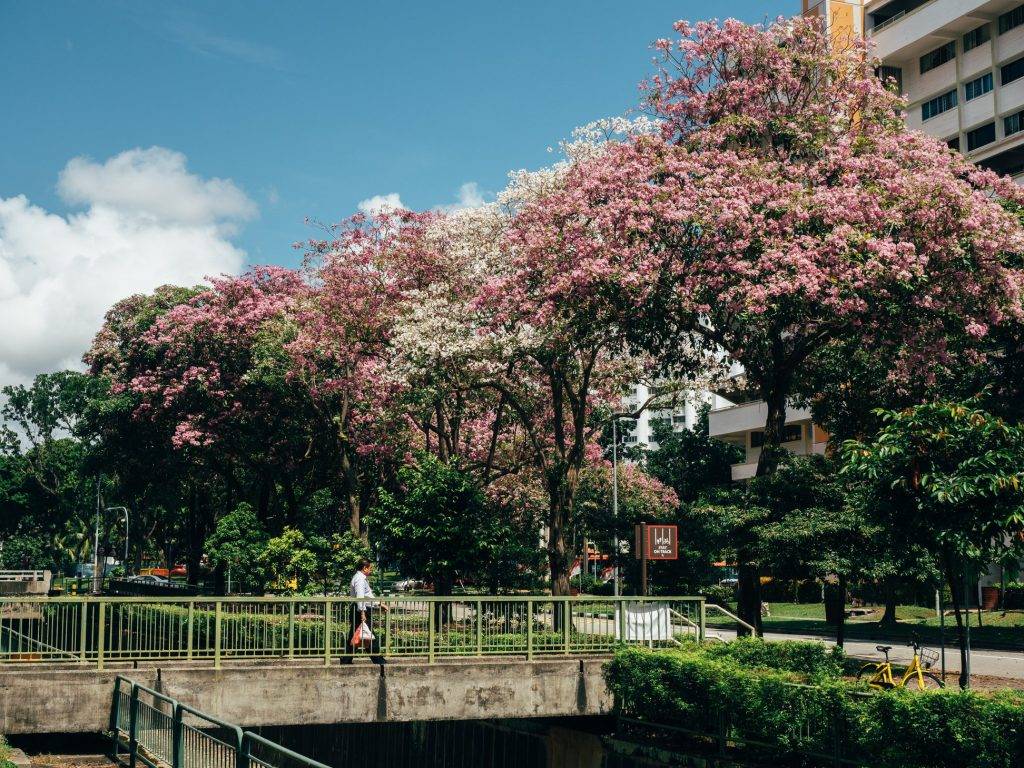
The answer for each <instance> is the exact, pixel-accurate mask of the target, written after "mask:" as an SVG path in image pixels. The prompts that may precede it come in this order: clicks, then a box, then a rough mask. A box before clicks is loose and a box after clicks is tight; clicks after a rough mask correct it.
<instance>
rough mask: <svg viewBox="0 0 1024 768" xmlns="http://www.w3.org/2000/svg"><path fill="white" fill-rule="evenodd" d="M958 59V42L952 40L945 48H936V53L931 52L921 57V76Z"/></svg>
mask: <svg viewBox="0 0 1024 768" xmlns="http://www.w3.org/2000/svg"><path fill="white" fill-rule="evenodd" d="M955 58H956V41H955V40H950V41H949V42H948V43H946V44H945V45H943V46H940V47H938V48H936V49H935V50H934V51H930V52H929V53H926V54H925V55H924V56H922V57H921V74H922V75H923V74H924V73H925V72H928V71H930V70H933V69H935V68H936V67H941V66H942V65H943V64H945V63H946V62H947V61H952V60H953V59H955Z"/></svg>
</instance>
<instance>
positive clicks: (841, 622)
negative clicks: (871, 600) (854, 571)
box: [836, 575, 846, 648]
mask: <svg viewBox="0 0 1024 768" xmlns="http://www.w3.org/2000/svg"><path fill="white" fill-rule="evenodd" d="M838 602H839V613H838V615H837V616H836V645H838V646H839V647H840V648H842V647H843V643H844V642H845V640H846V576H843V575H840V576H839V595H838Z"/></svg>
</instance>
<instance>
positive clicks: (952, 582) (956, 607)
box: [945, 565, 969, 688]
mask: <svg viewBox="0 0 1024 768" xmlns="http://www.w3.org/2000/svg"><path fill="white" fill-rule="evenodd" d="M945 570H946V582H947V583H948V584H949V594H950V597H952V598H953V614H954V615H955V616H956V638H957V643H958V644H959V646H960V687H961V688H966V687H967V686H968V683H969V681H968V679H967V635H966V634H965V632H964V615H963V610H962V607H961V605H960V597H959V593H958V592H957V590H958V589H959V587H958V585H957V583H956V582H957V579H956V576H955V575H954V573H953V568H952V566H950V565H947V566H946V569H945Z"/></svg>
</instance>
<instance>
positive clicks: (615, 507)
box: [612, 411, 640, 597]
mask: <svg viewBox="0 0 1024 768" xmlns="http://www.w3.org/2000/svg"><path fill="white" fill-rule="evenodd" d="M623 418H626V419H638V418H640V411H635V412H633V413H613V414H612V531H613V542H612V549H613V550H614V552H613V553H612V556H613V557H614V558H615V560H614V563H615V564H614V566H613V567H612V580H613V581H614V587H615V591H614V594H615V597H618V596H619V591H620V590H619V430H618V424H619V419H623Z"/></svg>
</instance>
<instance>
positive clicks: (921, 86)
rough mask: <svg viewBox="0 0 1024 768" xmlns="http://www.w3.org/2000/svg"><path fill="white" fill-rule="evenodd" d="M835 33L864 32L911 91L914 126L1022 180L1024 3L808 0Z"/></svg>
mask: <svg viewBox="0 0 1024 768" xmlns="http://www.w3.org/2000/svg"><path fill="white" fill-rule="evenodd" d="M803 6H804V7H803V10H804V13H805V14H813V15H817V16H823V17H824V18H825V19H826V20H827V23H828V25H829V31H830V33H831V35H832V37H833V38H834V39H838V38H841V37H843V36H848V35H854V34H865V35H867V37H868V39H870V40H871V42H872V43H873V45H874V53H875V55H877V56H878V57H879V58H880V59H881V60H882V65H883V66H882V70H881V74H882V75H883V76H886V77H892V78H895V80H896V82H897V83H898V85H899V87H900V90H901V92H902V93H903V94H904V95H905V96H906V98H907V101H908V106H907V125H908V127H910V128H912V129H914V130H919V131H923V132H924V133H927V134H929V135H931V136H934V137H936V138H938V139H941V140H943V141H945V142H946V143H947V144H949V146H950V147H952V148H954V149H957V150H959V151H960V152H962V153H963V154H964V155H966V156H967V158H968V159H969V160H971V161H973V162H975V163H978V164H979V165H981V166H983V167H986V168H991V169H992V170H994V171H997V172H998V173H1001V174H1006V175H1010V176H1013V177H1015V178H1016V179H1017V180H1018V181H1022V180H1024V3H1021V2H1019V0H820V1H819V2H814V0H803Z"/></svg>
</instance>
